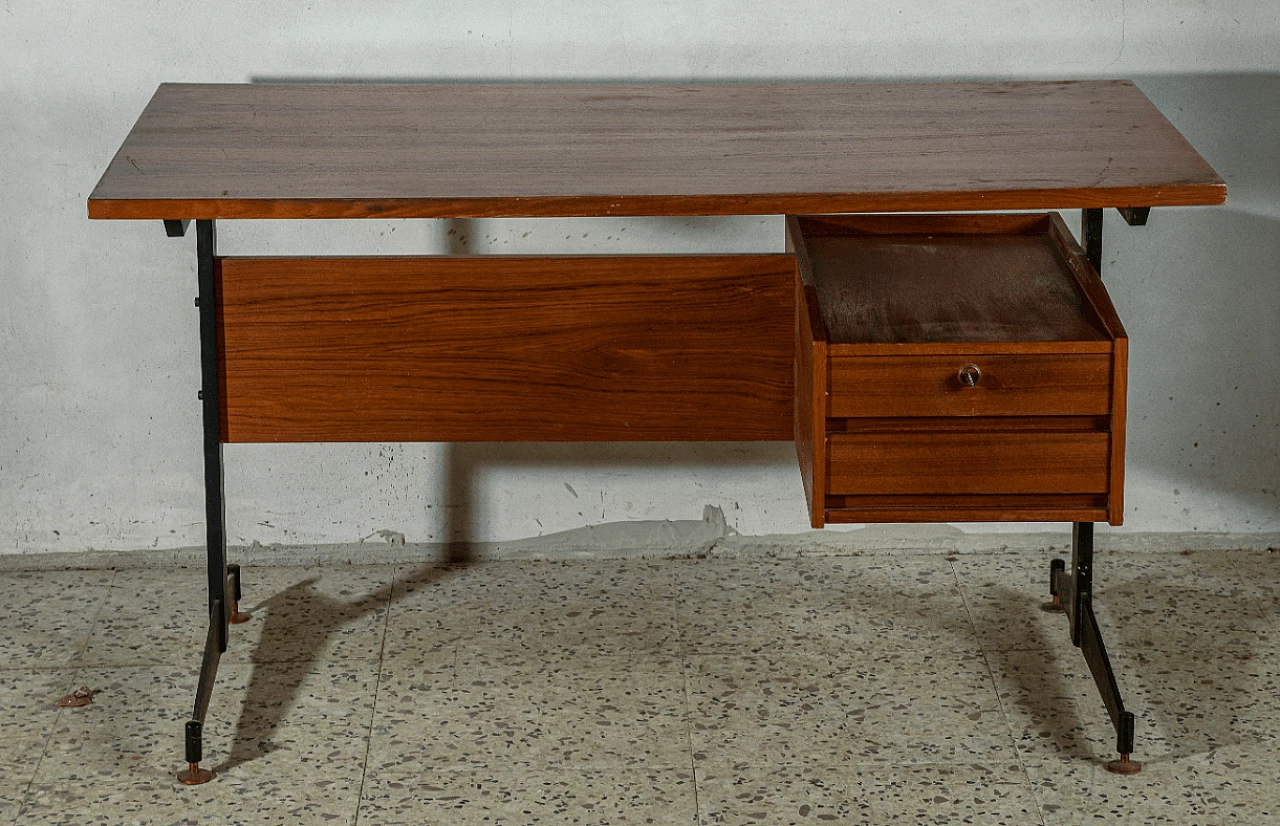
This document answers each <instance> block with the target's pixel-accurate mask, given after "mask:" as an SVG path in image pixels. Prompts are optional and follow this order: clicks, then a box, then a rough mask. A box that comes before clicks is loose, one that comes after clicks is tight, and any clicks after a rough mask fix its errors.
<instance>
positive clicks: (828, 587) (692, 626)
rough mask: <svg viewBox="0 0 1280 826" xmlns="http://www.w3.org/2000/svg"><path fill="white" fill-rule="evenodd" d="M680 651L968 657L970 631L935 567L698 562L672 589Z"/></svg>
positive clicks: (943, 570) (946, 570) (942, 566)
mask: <svg viewBox="0 0 1280 826" xmlns="http://www.w3.org/2000/svg"><path fill="white" fill-rule="evenodd" d="M679 625H680V635H681V641H682V643H683V646H684V650H685V652H686V653H689V654H701V653H764V652H770V651H774V652H783V651H796V650H799V651H831V652H836V651H843V652H855V651H867V650H892V649H901V648H917V647H922V646H929V647H932V648H934V649H948V650H950V649H968V648H971V647H972V638H973V627H972V624H971V623H970V621H969V616H968V613H967V611H966V610H965V605H964V599H963V597H962V596H961V593H960V589H959V588H958V587H957V585H956V581H955V575H954V573H953V572H952V570H951V568H950V566H949V565H948V564H947V562H946V561H945V560H942V559H937V558H897V559H893V560H889V559H883V558H875V559H872V558H853V559H845V558H822V559H800V560H789V561H786V562H779V563H773V564H768V565H767V566H763V567H762V570H760V571H753V570H752V565H751V564H750V563H749V562H744V561H741V560H736V561H733V560H708V561H699V562H697V563H696V564H694V565H692V566H690V569H689V575H688V577H687V578H686V580H685V582H684V583H683V584H682V591H681V600H680V608H679Z"/></svg>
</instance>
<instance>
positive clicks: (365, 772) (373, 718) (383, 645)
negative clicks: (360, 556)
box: [351, 565, 397, 826]
mask: <svg viewBox="0 0 1280 826" xmlns="http://www.w3.org/2000/svg"><path fill="white" fill-rule="evenodd" d="M388 567H390V569H391V587H390V588H389V589H388V590H387V602H386V612H387V613H386V616H385V617H383V618H382V639H381V641H380V642H379V645H378V675H377V677H376V678H375V679H374V681H373V703H372V704H371V706H370V709H369V728H368V732H367V734H366V736H365V740H364V759H363V760H362V761H361V763H360V788H359V789H357V790H356V810H355V815H354V817H353V818H352V820H351V826H360V811H361V809H363V808H364V784H365V781H366V780H367V779H368V777H369V752H370V750H371V749H372V748H373V727H374V724H375V723H376V722H377V719H378V694H379V693H380V692H381V689H382V666H383V663H384V662H385V657H386V653H387V635H388V634H389V633H390V632H391V607H392V604H393V603H394V602H395V595H396V584H397V583H396V577H397V573H396V566H395V565H390V566H388Z"/></svg>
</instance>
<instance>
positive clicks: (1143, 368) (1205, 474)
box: [1104, 75, 1280, 530]
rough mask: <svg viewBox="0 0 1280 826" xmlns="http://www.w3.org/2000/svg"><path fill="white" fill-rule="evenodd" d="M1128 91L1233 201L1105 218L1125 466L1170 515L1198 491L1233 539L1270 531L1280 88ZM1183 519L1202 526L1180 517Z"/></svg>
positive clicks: (1279, 409) (1198, 86) (1243, 78)
mask: <svg viewBox="0 0 1280 826" xmlns="http://www.w3.org/2000/svg"><path fill="white" fill-rule="evenodd" d="M1137 83H1138V85H1139V86H1140V87H1141V88H1142V90H1143V91H1144V92H1145V93H1146V94H1147V95H1148V96H1149V97H1150V98H1151V99H1152V100H1153V101H1154V102H1155V103H1156V105H1157V106H1158V107H1159V108H1160V110H1161V111H1162V112H1164V113H1165V115H1166V116H1167V117H1168V118H1169V119H1170V120H1171V121H1172V122H1173V123H1174V125H1175V126H1177V127H1178V129H1179V130H1180V131H1181V132H1182V133H1183V134H1184V135H1185V136H1186V137H1187V139H1188V140H1189V141H1190V142H1191V144H1192V145H1193V146H1195V147H1196V149H1197V150H1198V151H1199V152H1200V153H1201V154H1202V155H1203V156H1204V157H1205V158H1206V159H1207V160H1208V161H1209V163H1210V164H1212V165H1213V167H1214V168H1215V169H1216V170H1217V171H1218V174H1220V175H1221V176H1222V177H1223V179H1224V180H1225V181H1226V182H1227V192H1228V195H1227V205H1226V206H1225V207H1207V208H1192V209H1167V210H1154V211H1153V212H1152V215H1151V221H1150V224H1149V225H1148V226H1147V227H1145V228H1142V229H1137V228H1135V229H1129V228H1127V227H1125V226H1124V223H1123V222H1122V221H1121V220H1120V219H1119V216H1118V215H1116V214H1115V213H1111V214H1109V215H1108V216H1107V219H1106V220H1107V227H1108V229H1107V231H1106V232H1105V238H1106V244H1105V247H1106V248H1105V251H1104V252H1105V263H1104V276H1105V277H1106V280H1107V283H1108V287H1109V289H1110V290H1111V293H1112V295H1113V297H1114V298H1115V301H1116V304H1117V306H1118V308H1119V311H1120V314H1121V317H1122V318H1123V319H1124V320H1125V325H1126V327H1127V328H1128V331H1129V335H1130V340H1131V341H1130V345H1131V360H1130V384H1129V416H1130V424H1129V453H1128V461H1129V466H1130V468H1132V469H1134V470H1138V469H1149V470H1151V471H1153V472H1154V475H1156V476H1157V477H1159V478H1160V479H1162V480H1165V481H1166V482H1167V483H1168V484H1169V488H1170V489H1169V490H1167V491H1160V492H1157V495H1163V496H1168V497H1170V498H1171V503H1172V504H1173V507H1175V508H1176V503H1177V502H1178V501H1179V500H1180V497H1184V496H1187V495H1189V494H1191V493H1192V492H1193V491H1194V492H1196V493H1198V494H1199V496H1198V497H1196V498H1197V499H1198V500H1199V501H1200V503H1201V504H1200V506H1199V507H1204V504H1203V503H1204V502H1205V501H1206V499H1208V500H1218V501H1220V502H1222V503H1223V504H1222V507H1223V511H1222V512H1221V513H1220V514H1219V515H1217V516H1215V517H1214V518H1216V519H1219V520H1225V521H1227V522H1228V523H1235V524H1237V525H1239V526H1240V527H1239V528H1237V530H1250V529H1253V528H1254V527H1255V526H1256V527H1257V528H1258V529H1263V530H1265V529H1274V528H1275V525H1276V523H1277V521H1280V492H1278V490H1277V489H1278V488H1280V335H1278V334H1277V320H1278V319H1280V164H1277V163H1276V150H1277V147H1280V76H1276V75H1221V76H1176V75H1175V76H1164V77H1152V78H1137ZM1193 507H1195V506H1194V505H1193ZM1136 516H1137V517H1138V520H1141V519H1142V514H1141V513H1139V514H1136ZM1183 518H1186V519H1190V520H1192V521H1193V523H1194V521H1195V520H1198V519H1199V518H1200V517H1199V515H1198V514H1197V513H1195V512H1193V511H1192V510H1191V509H1184V510H1183ZM1138 520H1135V523H1136V522H1137V521H1138ZM1246 520H1251V521H1252V523H1253V524H1252V525H1250V524H1245V522H1246ZM1151 527H1152V528H1156V529H1158V526H1151Z"/></svg>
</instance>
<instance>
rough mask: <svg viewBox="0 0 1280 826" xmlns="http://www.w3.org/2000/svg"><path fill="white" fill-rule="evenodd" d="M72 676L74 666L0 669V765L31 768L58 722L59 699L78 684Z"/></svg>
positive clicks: (33, 766)
mask: <svg viewBox="0 0 1280 826" xmlns="http://www.w3.org/2000/svg"><path fill="white" fill-rule="evenodd" d="M75 679H76V675H75V671H74V670H73V669H45V670H38V671H0V718H2V719H0V766H3V765H5V764H21V765H29V766H30V767H31V769H32V770H33V771H34V769H35V765H36V761H38V760H39V759H40V754H41V753H42V752H43V751H44V747H45V744H46V743H47V742H48V740H49V736H50V735H51V734H52V732H53V729H54V726H55V724H56V723H57V720H58V711H59V709H58V700H59V698H61V697H62V696H63V695H65V694H69V693H70V692H71V691H73V690H74V689H75V688H78V687H79V686H78V684H76V683H75ZM0 788H2V787H0Z"/></svg>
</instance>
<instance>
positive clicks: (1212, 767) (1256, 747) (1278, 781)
mask: <svg viewBox="0 0 1280 826" xmlns="http://www.w3.org/2000/svg"><path fill="white" fill-rule="evenodd" d="M1182 762H1183V763H1184V764H1187V765H1188V766H1189V767H1190V769H1191V772H1192V773H1193V776H1194V778H1195V780H1196V786H1197V788H1198V790H1199V793H1200V796H1201V798H1202V800H1203V801H1204V806H1205V808H1206V809H1207V810H1208V811H1209V812H1210V813H1211V815H1212V817H1213V822H1215V823H1218V824H1222V826H1226V825H1227V824H1242V826H1272V824H1275V823H1280V749H1277V748H1276V744H1275V742H1274V741H1273V740H1265V741H1260V742H1253V743H1243V744H1237V745H1234V746H1228V747H1227V748H1224V749H1218V750H1215V751H1212V752H1208V753H1206V754H1199V755H1192V756H1191V757H1189V758H1186V759H1184V760H1183V761H1182Z"/></svg>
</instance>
